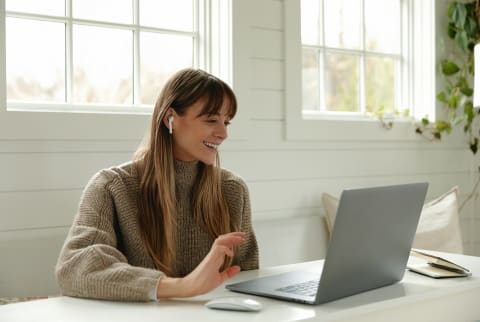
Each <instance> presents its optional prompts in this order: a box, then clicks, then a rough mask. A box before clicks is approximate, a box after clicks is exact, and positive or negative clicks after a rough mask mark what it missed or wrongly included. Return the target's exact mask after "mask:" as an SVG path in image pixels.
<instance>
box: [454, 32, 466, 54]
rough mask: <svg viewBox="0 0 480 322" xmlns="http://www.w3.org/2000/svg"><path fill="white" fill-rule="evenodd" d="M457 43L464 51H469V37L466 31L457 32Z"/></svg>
mask: <svg viewBox="0 0 480 322" xmlns="http://www.w3.org/2000/svg"><path fill="white" fill-rule="evenodd" d="M455 42H456V43H457V45H458V47H460V48H461V49H462V50H463V51H465V52H466V51H467V50H468V36H467V33H466V32H465V30H460V31H459V32H457V34H456V35H455Z"/></svg>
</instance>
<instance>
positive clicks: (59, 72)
mask: <svg viewBox="0 0 480 322" xmlns="http://www.w3.org/2000/svg"><path fill="white" fill-rule="evenodd" d="M64 42H65V25H64V24H62V23H54V22H43V21H31V20H26V19H16V18H7V19H6V56H7V57H6V63H7V99H8V100H26V101H46V100H48V101H54V102H64V101H65V43H64Z"/></svg>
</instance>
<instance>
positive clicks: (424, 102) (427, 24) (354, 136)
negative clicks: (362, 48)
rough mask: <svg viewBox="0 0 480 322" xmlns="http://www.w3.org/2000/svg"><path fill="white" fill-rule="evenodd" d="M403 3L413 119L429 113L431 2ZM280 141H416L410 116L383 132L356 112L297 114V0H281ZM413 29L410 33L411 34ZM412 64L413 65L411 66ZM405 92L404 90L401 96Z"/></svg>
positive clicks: (299, 61) (432, 33) (299, 93)
mask: <svg viewBox="0 0 480 322" xmlns="http://www.w3.org/2000/svg"><path fill="white" fill-rule="evenodd" d="M405 1H408V4H407V5H408V6H409V14H408V18H407V21H408V22H407V23H408V30H409V32H408V34H405V33H403V34H405V36H407V39H406V40H403V41H407V42H408V48H409V51H410V52H409V54H410V55H409V56H410V57H412V60H411V61H410V63H409V64H408V65H406V67H405V68H408V71H407V74H409V75H410V76H409V80H408V81H407V83H408V88H406V90H407V92H408V93H409V94H408V97H409V99H408V104H410V108H411V110H412V111H413V113H414V114H413V116H414V117H415V118H417V119H418V118H421V117H423V116H425V115H426V114H428V115H429V117H430V118H432V117H433V118H434V117H435V109H436V102H435V63H434V62H435V53H436V51H435V1H434V0H425V1H414V0H405ZM284 4H285V8H284V13H285V20H284V21H285V107H286V108H285V111H286V114H285V122H286V139H287V140H293V141H295V140H301V141H322V140H328V141H332V140H333V141H344V140H346V141H352V140H353V141H359V140H370V141H388V140H406V141H411V140H418V139H419V138H418V135H416V134H415V131H414V125H413V124H412V122H411V119H410V118H396V119H395V126H394V127H393V128H392V129H391V130H390V131H386V130H385V129H384V128H383V127H382V126H381V123H380V121H379V120H377V119H374V118H371V117H368V116H367V115H361V114H360V113H345V112H340V113H335V112H328V113H325V112H323V113H315V114H316V115H313V114H310V115H308V113H304V112H303V108H302V106H301V103H300V104H299V102H301V101H302V88H301V86H302V43H301V23H300V19H301V10H300V1H295V0H285V3H284ZM414 28H415V33H414V32H413V30H414ZM414 67H415V68H414ZM404 95H405V94H404Z"/></svg>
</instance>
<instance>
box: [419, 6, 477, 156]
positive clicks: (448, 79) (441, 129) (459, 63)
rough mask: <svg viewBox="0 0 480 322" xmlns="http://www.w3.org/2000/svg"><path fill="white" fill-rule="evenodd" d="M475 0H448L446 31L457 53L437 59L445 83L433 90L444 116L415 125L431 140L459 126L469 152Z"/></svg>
mask: <svg viewBox="0 0 480 322" xmlns="http://www.w3.org/2000/svg"><path fill="white" fill-rule="evenodd" d="M479 2H480V1H479V0H476V1H473V2H466V3H463V2H457V1H452V2H451V3H450V5H449V6H448V12H447V16H448V26H447V34H448V37H449V38H450V39H452V40H453V42H454V44H455V46H456V48H457V49H458V50H456V52H458V53H457V54H455V55H454V56H453V55H452V57H453V59H443V60H442V61H441V62H440V70H441V74H442V75H443V77H444V80H445V87H444V88H443V90H441V91H440V92H439V93H438V94H437V100H438V101H440V102H441V103H443V105H444V107H445V109H446V119H445V120H437V121H435V122H431V121H430V120H429V119H428V117H425V118H423V119H422V120H421V121H420V122H419V123H418V124H417V125H416V132H417V133H419V134H422V135H424V136H425V137H427V138H430V139H432V140H440V139H441V138H442V135H443V134H448V133H450V132H451V130H452V128H453V127H456V126H462V127H463V131H464V132H465V134H466V135H467V141H468V145H469V148H470V151H472V153H473V154H476V153H477V151H478V148H479V140H480V133H479V132H478V130H476V128H477V127H476V126H475V125H476V124H477V123H478V116H479V115H480V114H479V110H475V109H474V106H473V85H472V84H473V73H474V47H475V44H477V43H478V41H479V40H480V28H479V10H480V9H479V5H480V4H479Z"/></svg>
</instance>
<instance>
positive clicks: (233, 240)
mask: <svg viewBox="0 0 480 322" xmlns="http://www.w3.org/2000/svg"><path fill="white" fill-rule="evenodd" d="M244 241H245V233H244V232H233V233H228V234H224V235H220V236H218V238H217V239H215V242H214V244H215V245H223V246H227V247H233V246H238V245H240V244H242V243H243V242H244Z"/></svg>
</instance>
